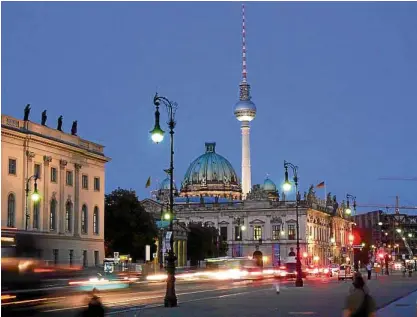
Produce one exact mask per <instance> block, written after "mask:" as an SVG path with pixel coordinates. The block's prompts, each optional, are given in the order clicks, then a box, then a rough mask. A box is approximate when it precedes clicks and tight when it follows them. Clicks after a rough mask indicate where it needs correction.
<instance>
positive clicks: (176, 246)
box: [174, 240, 178, 266]
mask: <svg viewBox="0 0 417 317" xmlns="http://www.w3.org/2000/svg"><path fill="white" fill-rule="evenodd" d="M177 252H178V240H177V241H174V254H175V255H176V256H177V261H175V266H178V253H177Z"/></svg>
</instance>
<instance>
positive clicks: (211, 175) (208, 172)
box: [180, 143, 242, 199]
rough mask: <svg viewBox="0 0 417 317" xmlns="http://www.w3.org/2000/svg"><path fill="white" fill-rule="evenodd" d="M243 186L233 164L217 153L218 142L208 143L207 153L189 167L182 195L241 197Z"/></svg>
mask: <svg viewBox="0 0 417 317" xmlns="http://www.w3.org/2000/svg"><path fill="white" fill-rule="evenodd" d="M241 192H242V190H241V186H240V184H239V179H238V177H237V174H236V172H235V170H234V169H233V166H232V164H230V162H229V161H228V160H227V159H226V158H224V157H223V156H221V155H219V154H217V153H216V143H206V153H204V154H203V155H200V156H199V157H198V158H196V159H195V160H194V161H193V162H192V163H191V164H190V166H189V167H188V169H187V172H186V173H185V176H184V180H183V182H182V184H181V194H180V195H181V196H220V197H233V198H234V199H240V196H241Z"/></svg>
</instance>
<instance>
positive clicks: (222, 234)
mask: <svg viewBox="0 0 417 317" xmlns="http://www.w3.org/2000/svg"><path fill="white" fill-rule="evenodd" d="M220 237H221V238H222V240H223V241H227V227H220Z"/></svg>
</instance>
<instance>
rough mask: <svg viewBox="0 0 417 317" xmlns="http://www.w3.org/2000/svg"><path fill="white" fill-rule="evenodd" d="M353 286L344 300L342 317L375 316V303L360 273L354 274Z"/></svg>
mask: <svg viewBox="0 0 417 317" xmlns="http://www.w3.org/2000/svg"><path fill="white" fill-rule="evenodd" d="M352 285H353V288H352V289H351V291H350V292H349V295H348V297H347V298H346V301H345V308H344V310H343V317H376V303H375V300H374V299H373V298H372V296H371V295H369V289H368V288H367V287H366V285H365V281H364V279H363V277H362V275H361V274H360V273H357V274H355V276H354V280H353V283H352Z"/></svg>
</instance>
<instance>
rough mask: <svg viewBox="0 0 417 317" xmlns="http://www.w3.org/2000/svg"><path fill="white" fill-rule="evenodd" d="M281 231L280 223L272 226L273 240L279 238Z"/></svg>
mask: <svg viewBox="0 0 417 317" xmlns="http://www.w3.org/2000/svg"><path fill="white" fill-rule="evenodd" d="M280 233H281V226H280V225H278V226H277V225H274V226H272V240H279V236H280Z"/></svg>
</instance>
